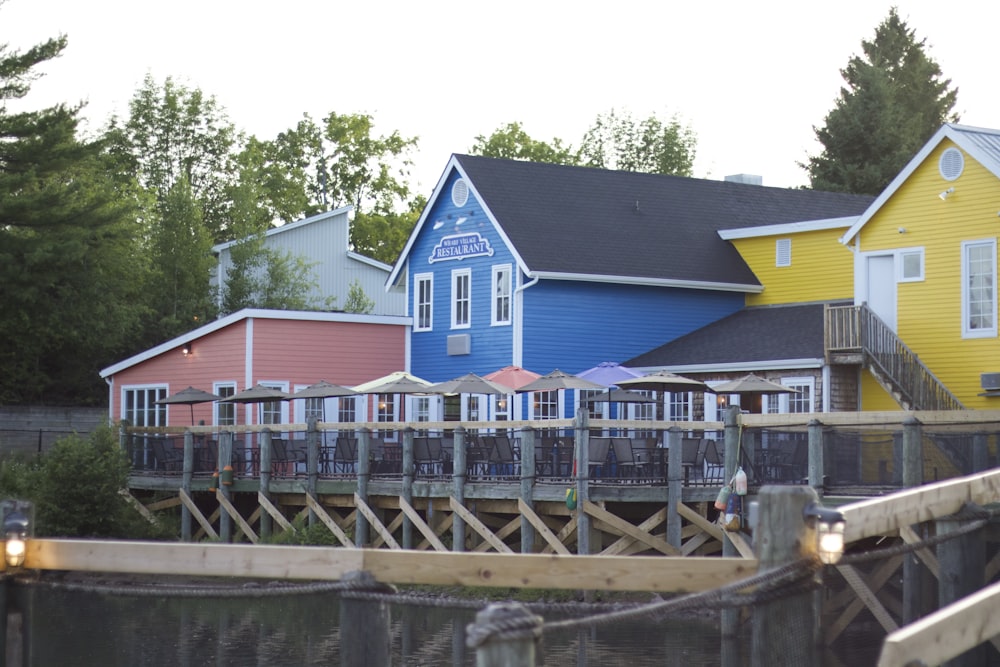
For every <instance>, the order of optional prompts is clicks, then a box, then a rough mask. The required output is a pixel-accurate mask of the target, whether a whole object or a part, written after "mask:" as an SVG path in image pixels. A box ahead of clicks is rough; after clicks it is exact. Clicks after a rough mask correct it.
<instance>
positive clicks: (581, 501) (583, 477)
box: [573, 408, 593, 556]
mask: <svg viewBox="0 0 1000 667" xmlns="http://www.w3.org/2000/svg"><path fill="white" fill-rule="evenodd" d="M588 417H589V415H588V414H587V410H586V408H580V409H579V410H577V411H576V419H575V420H574V424H573V441H574V448H575V450H576V452H575V454H576V459H575V462H576V465H575V468H576V479H575V480H574V482H575V483H576V502H577V506H576V553H577V554H579V555H581V556H588V555H590V542H591V538H592V537H593V536H592V535H591V534H590V523H591V522H590V515H589V514H587V512H586V511H585V510H584V506H585V505H586V503H587V502H588V501H589V500H590V481H589V480H590V445H589V442H590V438H589V436H590V433H589V432H588V426H589V419H588Z"/></svg>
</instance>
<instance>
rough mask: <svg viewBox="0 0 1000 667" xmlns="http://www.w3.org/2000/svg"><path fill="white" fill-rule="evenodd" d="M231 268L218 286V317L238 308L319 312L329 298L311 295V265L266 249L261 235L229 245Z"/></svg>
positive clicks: (274, 250) (282, 252)
mask: <svg viewBox="0 0 1000 667" xmlns="http://www.w3.org/2000/svg"><path fill="white" fill-rule="evenodd" d="M230 259H231V262H232V265H231V266H230V267H228V269H227V271H226V281H225V284H224V285H223V286H222V298H221V302H222V307H221V313H220V314H222V315H226V314H228V313H233V312H236V311H237V310H240V309H242V308H268V309H272V310H323V309H329V308H330V307H331V306H332V299H328V300H327V301H319V300H317V299H315V298H314V297H312V296H311V292H312V290H314V289H315V288H316V286H317V284H318V283H317V281H316V278H315V274H314V272H313V268H314V265H313V264H310V263H309V262H307V261H306V260H305V259H303V258H302V257H298V256H295V255H293V254H291V253H290V252H287V251H281V250H277V249H275V248H268V247H267V246H266V245H265V244H264V235H263V233H261V234H255V235H251V236H247V237H244V238H243V239H241V240H240V241H238V242H237V243H235V244H233V245H232V246H230Z"/></svg>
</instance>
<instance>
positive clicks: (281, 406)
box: [257, 382, 288, 424]
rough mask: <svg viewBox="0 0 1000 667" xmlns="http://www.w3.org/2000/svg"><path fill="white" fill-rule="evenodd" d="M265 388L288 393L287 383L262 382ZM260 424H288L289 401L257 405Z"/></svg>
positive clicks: (267, 402) (264, 402) (265, 402)
mask: <svg viewBox="0 0 1000 667" xmlns="http://www.w3.org/2000/svg"><path fill="white" fill-rule="evenodd" d="M259 384H260V385H261V386H263V387H267V388H268V389H277V390H278V391H283V392H286V393H287V392H288V383H287V382H260V383H259ZM257 410H258V412H257V423H258V424H285V423H288V401H263V402H262V403H258V404H257Z"/></svg>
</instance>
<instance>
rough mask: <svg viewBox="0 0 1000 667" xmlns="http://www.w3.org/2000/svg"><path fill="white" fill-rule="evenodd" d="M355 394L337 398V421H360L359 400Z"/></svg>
mask: <svg viewBox="0 0 1000 667" xmlns="http://www.w3.org/2000/svg"><path fill="white" fill-rule="evenodd" d="M356 398H357V397H355V396H341V397H340V398H339V399H337V421H339V422H341V423H345V422H346V423H350V422H356V421H358V420H357V419H356V417H357V414H358V413H357V402H356Z"/></svg>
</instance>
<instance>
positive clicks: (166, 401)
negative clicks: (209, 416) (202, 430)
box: [157, 386, 222, 426]
mask: <svg viewBox="0 0 1000 667" xmlns="http://www.w3.org/2000/svg"><path fill="white" fill-rule="evenodd" d="M221 398H222V397H221V396H216V395H215V394H213V393H211V392H208V391H205V390H204V389H195V388H194V387H190V386H189V387H188V388H187V389H181V390H180V391H179V392H177V393H176V394H173V395H172V396H167V397H166V398H161V399H160V400H158V401H157V404H159V405H172V404H177V405H188V406H190V407H191V425H192V426H194V406H195V404H196V403H211V402H212V401H218V400H220V399H221Z"/></svg>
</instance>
